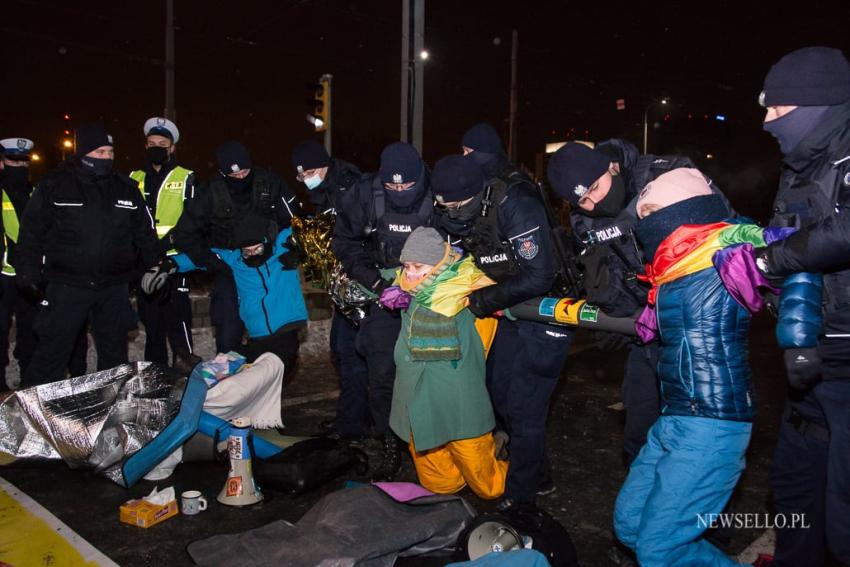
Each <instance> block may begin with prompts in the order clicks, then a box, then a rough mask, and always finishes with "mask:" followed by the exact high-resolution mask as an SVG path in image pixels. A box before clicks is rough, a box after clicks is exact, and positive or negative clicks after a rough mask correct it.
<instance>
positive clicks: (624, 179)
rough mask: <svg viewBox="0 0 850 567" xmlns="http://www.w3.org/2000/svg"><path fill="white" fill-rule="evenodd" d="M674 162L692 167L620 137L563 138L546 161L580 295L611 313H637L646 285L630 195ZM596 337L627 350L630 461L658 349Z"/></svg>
mask: <svg viewBox="0 0 850 567" xmlns="http://www.w3.org/2000/svg"><path fill="white" fill-rule="evenodd" d="M680 167H688V168H695V167H696V166H695V165H694V163H693V162H692V161H691V160H690V159H689V158H687V157H684V156H674V155H663V156H661V155H643V156H641V155H639V154H638V151H637V148H635V146H634V145H633V144H631V143H630V142H628V141H626V140H621V139H611V140H606V141H604V142H601V143H599V144H597V145H596V147H595V148H594V149H591V148H589V147H588V146H586V145H584V144H582V143H568V144H566V145H564V146H563V147H561V148H560V149H558V151H557V152H555V153H554V154H553V155H552V157H551V158H550V160H549V166H548V171H547V174H548V178H549V182H550V183H551V185H552V188H553V189H554V191H555V193H556V194H557V195H558V196H559V197H561V198H562V199H564V200H566V201H567V202H569V203H570V224H571V225H572V230H573V235H574V236H575V238H576V244H577V246H578V247H579V248H580V250H581V252H582V253H581V256H580V259H581V263H582V264H583V268H584V291H585V294H586V295H585V297H586V299H587V301H588V302H589V303H592V304H593V305H596V306H598V307H599V308H601V309H602V310H603V311H604V312H605V313H606V314H608V315H610V316H612V317H632V316H635V315H637V314H638V313H639V311H640V310H641V309H643V307H644V306H645V305H646V297H647V292H648V287H647V286H645V285H643V284H641V283H640V282H639V281H638V280H637V277H636V276H637V275H638V274H641V273H643V271H644V268H643V265H644V263H645V259H644V257H643V253H642V251H641V250H640V247H639V245H638V244H637V241H636V239H635V238H634V234H633V232H632V228H633V226H634V223H635V222H636V221H637V216H636V212H635V206H634V199H636V198H637V195H638V193H639V192H640V190H641V189H642V188H643V187H644V186H646V184H647V183H649V182H650V181H653V180H654V179H655V178H657V177H658V176H659V175H662V174H664V173H666V172H668V171H671V170H673V169H677V168H680ZM711 185H712V189H714V190H715V192H717V193H719V194H720V195H721V196H722V193H721V192H720V191H719V189H718V188H717V187H716V186H715V185H714V184H713V183H712V184H711ZM723 200H724V203H725V204H726V206H727V209H728V210H729V215H730V217H731V216H734V211H733V210H732V208H731V206H729V204H728V202H727V201H726V199H725V197H723ZM596 338H597V344H598V346H599V348H601V349H603V350H616V349H620V348H628V349H629V354H628V357H627V359H626V368H625V374H624V376H623V386H622V396H623V404H624V406H625V409H626V423H625V429H624V432H623V457H624V461H625V464H626V466H628V465H630V464H631V462H632V461H633V460H634V458H635V457H636V456H637V454H638V452H639V451H640V449H641V447H643V445H644V443H645V442H646V434H647V432H648V431H649V428H650V427H651V426H652V424H653V423H655V420H656V419H657V418H658V415H659V412H660V407H659V403H660V402H659V391H658V377H657V370H656V369H657V364H658V346H657V344H656V343H650V344H647V345H644V344H641V343H639V342H637V341H634V340H632V339H630V338H629V337H626V336H625V335H621V334H618V333H607V332H606V333H602V332H600V333H597V337H596Z"/></svg>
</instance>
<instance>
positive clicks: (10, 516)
mask: <svg viewBox="0 0 850 567" xmlns="http://www.w3.org/2000/svg"><path fill="white" fill-rule="evenodd" d="M0 561H2V562H3V563H5V564H9V565H51V566H52V567H65V566H67V567H72V566H74V567H89V566H91V567H96V566H100V567H118V564H117V563H115V562H113V561H112V560H111V559H109V558H108V557H107V556H106V555H104V554H103V553H101V552H100V551H98V550H97V548H95V547H94V546H93V545H91V544H90V543H89V542H87V541H86V540H84V539H83V538H82V537H80V536H79V535H78V534H77V533H76V532H75V531H74V530H72V529H71V528H69V527H68V526H67V525H65V524H64V523H63V522H62V521H61V520H60V519H59V518H57V517H56V516H54V515H53V514H51V513H50V512H49V511H48V510H47V509H46V508H44V507H43V506H42V505H41V504H39V503H38V502H36V501H35V500H33V499H32V498H30V497H29V496H27V495H26V494H25V493H24V492H22V491H20V490H18V489H17V488H16V487H15V486H14V485H12V484H10V483H9V482H7V481H6V480H5V479H3V478H0Z"/></svg>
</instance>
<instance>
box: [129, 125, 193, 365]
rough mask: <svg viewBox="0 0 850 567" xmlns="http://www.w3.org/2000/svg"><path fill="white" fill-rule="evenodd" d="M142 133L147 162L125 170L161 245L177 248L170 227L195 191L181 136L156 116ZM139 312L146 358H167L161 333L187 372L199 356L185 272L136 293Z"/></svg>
mask: <svg viewBox="0 0 850 567" xmlns="http://www.w3.org/2000/svg"><path fill="white" fill-rule="evenodd" d="M142 131H143V133H144V135H145V153H146V154H147V163H146V164H145V167H144V168H143V169H137V170H135V171H133V172H131V173H130V178H131V179H133V180H134V181H136V182H138V184H139V190H140V191H141V192H142V194H143V195H144V197H145V202H146V203H147V205H148V208H149V209H150V210H151V212H152V213H153V217H154V221H155V222H156V233H157V236H158V237H159V242H160V247H161V248H162V251H163V252H164V253H166V254H168V255H172V254H176V253H177V252H176V250H174V248H173V243H172V240H173V231H174V227H175V226H176V225H177V221H178V220H179V219H180V215H181V214H182V213H183V203H184V202H185V200H186V199H187V198H188V196H189V195H192V194H193V193H194V191H195V174H194V173H193V172H192V171H190V170H188V169H186V168H184V167H181V166H179V165H177V160H176V159H175V156H174V152H175V150H176V148H177V142H179V141H180V131H179V130H178V129H177V125H176V124H175V123H174V122H172V121H171V120H168V119H167V118H162V117H159V116H155V117H153V118H149V119H148V120H147V121H146V122H145V124H144V127H143V128H142ZM137 301H138V309H139V318H140V319H141V320H142V323H144V325H145V360H149V361H151V362H156V363H159V364H162V365H167V364H168V351H167V349H166V338H167V339H168V343H170V345H171V352H172V353H173V359H172V365H173V366H174V367H175V368H178V369H180V370H181V371H185V372H187V373H188V372H190V371H191V370H192V368H194V366H195V365H196V364H197V363H199V362H200V361H201V357H199V356H197V355H195V354H193V353H192V302H191V300H190V299H189V283H188V281H187V279H186V277H185V276H180V277H176V278H175V281H173V282H171V285H169V286H168V287H166V288H163V290H162V292H161V293H159V294H156V295H147V294H145V293H139V294H138V295H137Z"/></svg>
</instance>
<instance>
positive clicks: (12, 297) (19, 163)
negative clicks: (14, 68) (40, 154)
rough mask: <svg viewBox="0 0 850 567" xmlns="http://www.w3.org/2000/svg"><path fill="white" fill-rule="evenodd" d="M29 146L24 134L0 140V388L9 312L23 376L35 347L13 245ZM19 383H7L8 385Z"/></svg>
mask: <svg viewBox="0 0 850 567" xmlns="http://www.w3.org/2000/svg"><path fill="white" fill-rule="evenodd" d="M32 149H33V142H32V140H28V139H26V138H6V139H5V140H0V150H2V154H1V155H2V163H3V168H2V170H0V190H2V199H3V214H2V221H3V223H2V224H3V231H4V244H5V255H4V256H3V271H2V275H0V286H2V294H3V295H2V297H0V390H5V389H6V387H7V382H6V379H5V375H6V366H7V365H8V364H9V331H10V330H11V328H12V316H13V315H14V317H15V328H16V331H15V350H14V353H13V354H14V356H15V358H16V359H17V361H18V368H19V369H20V373H19V376H23V374H24V370H26V367H27V365H28V364H29V361H30V359H31V358H32V353H33V351H34V350H35V342H36V339H35V333H34V332H33V330H32V324H33V320H34V319H35V314H36V308H35V305H33V304H32V303H30V302H29V301H27V300H26V299H25V298H24V297H23V296H21V295H20V294H19V293H18V290H17V288H16V286H15V264H16V263H17V259H16V250H15V248H16V246H17V242H18V236H19V233H20V219H21V216H22V215H23V212H24V208H26V205H27V201H29V198H30V194H31V193H32V189H33V188H32V184H31V182H30V171H29V166H30V159H31V152H32ZM19 385H20V378H19V379H18V381H17V383H13V384H10V385H9V387H10V388H16V387H18V386H19Z"/></svg>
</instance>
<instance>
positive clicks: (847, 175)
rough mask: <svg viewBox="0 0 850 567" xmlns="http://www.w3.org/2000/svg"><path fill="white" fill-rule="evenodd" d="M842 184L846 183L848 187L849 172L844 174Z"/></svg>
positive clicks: (849, 181) (849, 180)
mask: <svg viewBox="0 0 850 567" xmlns="http://www.w3.org/2000/svg"><path fill="white" fill-rule="evenodd" d="M844 185H846V186H847V187H850V173H845V174H844Z"/></svg>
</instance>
